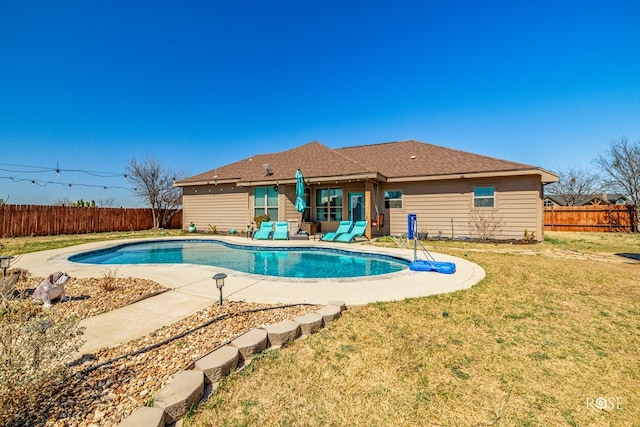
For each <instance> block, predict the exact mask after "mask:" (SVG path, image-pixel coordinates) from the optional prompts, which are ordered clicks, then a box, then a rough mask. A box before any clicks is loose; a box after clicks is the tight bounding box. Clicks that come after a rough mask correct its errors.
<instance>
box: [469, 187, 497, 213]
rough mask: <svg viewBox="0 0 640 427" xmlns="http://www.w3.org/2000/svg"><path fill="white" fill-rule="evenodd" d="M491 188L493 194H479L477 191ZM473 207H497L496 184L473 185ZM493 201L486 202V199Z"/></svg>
mask: <svg viewBox="0 0 640 427" xmlns="http://www.w3.org/2000/svg"><path fill="white" fill-rule="evenodd" d="M489 189H490V190H491V195H477V194H476V193H477V192H480V191H483V190H489ZM472 195H473V208H474V209H495V207H496V187H495V186H494V185H483V186H478V187H473V192H472ZM489 200H490V201H491V202H490V205H488V204H485V203H487V202H485V201H489Z"/></svg>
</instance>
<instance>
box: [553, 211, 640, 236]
mask: <svg viewBox="0 0 640 427" xmlns="http://www.w3.org/2000/svg"><path fill="white" fill-rule="evenodd" d="M544 229H545V231H600V232H628V233H630V232H635V231H638V220H637V216H636V207H635V206H629V205H593V206H545V208H544Z"/></svg>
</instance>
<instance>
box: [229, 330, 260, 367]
mask: <svg viewBox="0 0 640 427" xmlns="http://www.w3.org/2000/svg"><path fill="white" fill-rule="evenodd" d="M231 345H232V346H234V347H236V348H237V349H238V351H239V352H240V356H241V357H242V360H243V361H245V362H246V361H248V360H250V359H251V356H253V355H254V354H257V353H260V352H261V351H262V350H264V349H265V348H267V331H265V330H264V329H258V328H254V329H251V330H250V331H249V332H246V333H244V334H242V335H240V336H239V337H238V338H236V339H234V340H233V341H231Z"/></svg>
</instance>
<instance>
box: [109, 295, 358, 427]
mask: <svg viewBox="0 0 640 427" xmlns="http://www.w3.org/2000/svg"><path fill="white" fill-rule="evenodd" d="M346 308H347V306H346V304H345V303H344V302H342V301H329V304H327V305H325V306H324V307H322V308H320V309H319V310H317V311H316V312H315V313H309V314H307V315H305V316H300V317H297V318H295V319H293V320H285V321H283V322H278V323H275V324H272V325H267V326H266V327H265V328H254V329H251V330H250V331H248V332H245V333H244V334H242V335H240V336H238V337H236V338H235V339H234V340H232V341H231V342H230V343H229V344H227V345H224V346H222V347H219V348H218V349H216V350H214V351H212V352H211V353H209V354H207V355H205V356H204V357H202V358H200V359H198V360H197V361H196V362H195V363H193V364H192V366H193V368H192V369H188V370H183V371H180V372H178V373H177V374H176V375H175V376H174V377H173V379H172V380H171V382H169V384H167V385H166V386H165V387H164V388H163V389H162V390H160V392H159V393H158V395H157V397H156V399H155V400H154V403H153V406H152V407H148V406H143V407H140V408H138V409H136V410H135V411H134V412H133V413H132V414H131V415H130V416H128V417H127V418H125V419H124V420H122V422H121V423H120V424H118V426H120V427H137V426H141V425H144V426H153V427H165V426H168V425H173V424H174V423H175V422H177V421H179V420H180V419H181V418H182V417H184V415H185V414H186V413H187V412H188V411H189V410H190V409H191V408H192V407H193V406H194V405H197V404H198V403H199V402H201V401H202V400H203V399H204V398H205V397H206V396H205V389H206V386H207V385H208V384H215V383H217V382H218V381H220V380H221V379H223V378H224V377H225V376H227V375H229V374H230V373H231V372H232V371H234V370H237V369H241V368H242V367H244V366H246V365H248V364H250V363H251V360H252V357H253V356H254V355H255V354H258V353H260V352H261V351H263V350H266V349H276V348H280V347H282V346H283V345H285V344H287V343H289V342H292V341H295V340H296V339H298V338H302V337H305V336H307V335H309V334H312V333H314V332H317V331H319V330H320V329H321V328H322V327H325V326H327V325H328V324H329V323H331V322H332V321H334V320H335V319H337V318H338V317H340V315H341V313H342V311H343V310H346Z"/></svg>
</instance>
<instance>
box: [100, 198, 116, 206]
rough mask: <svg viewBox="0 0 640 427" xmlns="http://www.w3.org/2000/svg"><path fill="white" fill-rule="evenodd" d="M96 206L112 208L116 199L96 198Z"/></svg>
mask: <svg viewBox="0 0 640 427" xmlns="http://www.w3.org/2000/svg"><path fill="white" fill-rule="evenodd" d="M98 206H100V207H101V208H113V207H115V206H116V199H114V198H113V197H109V198H106V199H100V200H98Z"/></svg>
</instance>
